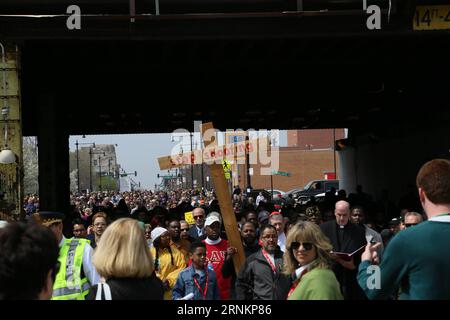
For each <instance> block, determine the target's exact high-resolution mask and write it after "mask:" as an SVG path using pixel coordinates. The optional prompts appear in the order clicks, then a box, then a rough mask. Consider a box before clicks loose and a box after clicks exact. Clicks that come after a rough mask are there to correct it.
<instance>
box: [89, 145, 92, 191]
mask: <svg viewBox="0 0 450 320" xmlns="http://www.w3.org/2000/svg"><path fill="white" fill-rule="evenodd" d="M89 189H90V190H89V192H92V191H93V190H92V148H91V147H89Z"/></svg>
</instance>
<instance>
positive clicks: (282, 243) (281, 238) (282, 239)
mask: <svg viewBox="0 0 450 320" xmlns="http://www.w3.org/2000/svg"><path fill="white" fill-rule="evenodd" d="M277 244H278V246H279V247H280V249H281V251H283V252H285V251H286V235H285V234H284V232H282V233H280V234H279V235H278V243H277Z"/></svg>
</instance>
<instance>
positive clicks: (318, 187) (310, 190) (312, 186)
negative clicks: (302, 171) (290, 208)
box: [283, 180, 339, 199]
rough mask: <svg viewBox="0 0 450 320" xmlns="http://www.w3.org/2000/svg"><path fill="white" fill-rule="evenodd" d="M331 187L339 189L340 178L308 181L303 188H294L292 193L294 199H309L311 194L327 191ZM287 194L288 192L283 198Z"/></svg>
mask: <svg viewBox="0 0 450 320" xmlns="http://www.w3.org/2000/svg"><path fill="white" fill-rule="evenodd" d="M331 188H335V189H336V191H337V190H339V180H313V181H310V182H308V184H307V185H306V186H305V187H304V188H303V189H297V190H293V191H292V192H290V193H291V194H292V197H293V198H294V199H307V198H310V197H311V196H315V195H318V194H320V193H325V192H327V191H329V190H331ZM287 196H288V193H286V194H285V195H284V196H283V198H285V197H287Z"/></svg>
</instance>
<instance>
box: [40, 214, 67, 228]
mask: <svg viewBox="0 0 450 320" xmlns="http://www.w3.org/2000/svg"><path fill="white" fill-rule="evenodd" d="M38 216H39V222H40V223H41V224H42V225H44V226H47V227H48V226H50V225H52V224H54V223H57V222H62V221H63V219H64V213H61V212H56V211H41V212H39V213H38Z"/></svg>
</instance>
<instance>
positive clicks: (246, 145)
mask: <svg viewBox="0 0 450 320" xmlns="http://www.w3.org/2000/svg"><path fill="white" fill-rule="evenodd" d="M249 140H250V139H249V137H248V134H247V135H246V136H245V141H246V143H245V162H246V167H247V192H248V191H251V189H252V182H251V178H250V153H249V152H248V142H249Z"/></svg>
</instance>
